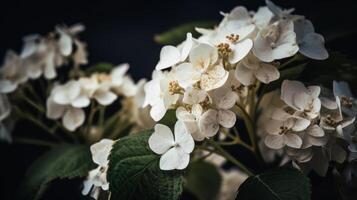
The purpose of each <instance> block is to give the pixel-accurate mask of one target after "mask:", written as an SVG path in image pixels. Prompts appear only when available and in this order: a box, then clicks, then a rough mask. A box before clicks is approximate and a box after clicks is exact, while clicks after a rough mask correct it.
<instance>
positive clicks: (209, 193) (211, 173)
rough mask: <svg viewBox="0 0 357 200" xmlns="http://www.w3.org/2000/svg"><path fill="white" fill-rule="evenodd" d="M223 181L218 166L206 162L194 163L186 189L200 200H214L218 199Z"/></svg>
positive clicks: (189, 169)
mask: <svg viewBox="0 0 357 200" xmlns="http://www.w3.org/2000/svg"><path fill="white" fill-rule="evenodd" d="M221 180H222V178H221V175H220V173H219V171H218V169H217V167H216V166H214V165H213V164H211V163H208V162H204V161H199V162H194V163H192V164H191V165H190V167H189V168H188V172H187V185H186V188H187V189H188V190H189V191H190V192H191V193H192V194H194V195H195V196H196V197H197V198H198V199H199V200H211V199H212V200H213V199H216V198H217V195H218V193H219V190H220V186H221Z"/></svg>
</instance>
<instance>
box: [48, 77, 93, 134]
mask: <svg viewBox="0 0 357 200" xmlns="http://www.w3.org/2000/svg"><path fill="white" fill-rule="evenodd" d="M89 103H90V101H89V98H88V97H87V96H86V95H84V94H83V93H82V91H81V87H80V83H79V82H78V81H69V82H68V83H66V84H65V85H58V86H55V87H54V88H53V90H52V92H51V95H50V97H49V98H48V99H47V103H46V105H47V112H46V115H47V117H48V118H50V119H59V118H62V123H63V125H64V127H66V128H67V129H68V130H70V131H74V130H75V129H77V128H78V127H79V126H81V125H82V124H83V122H84V120H85V113H84V110H83V109H82V108H83V107H86V106H88V105H89Z"/></svg>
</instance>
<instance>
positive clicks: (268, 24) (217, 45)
mask: <svg viewBox="0 0 357 200" xmlns="http://www.w3.org/2000/svg"><path fill="white" fill-rule="evenodd" d="M291 12H292V10H282V9H281V8H279V7H278V6H276V5H274V4H273V3H272V2H270V1H267V7H261V8H259V10H258V11H257V12H249V11H248V10H247V9H246V8H245V7H241V6H238V7H236V8H234V9H233V10H232V11H231V12H229V13H222V15H223V16H224V18H223V20H222V21H221V23H220V24H219V25H218V26H217V27H216V28H214V29H212V30H211V29H203V28H197V31H198V32H199V33H201V34H202V35H201V36H200V37H199V38H197V39H196V38H193V37H192V34H191V33H187V35H186V40H185V41H184V42H182V43H181V44H179V45H178V46H171V45H168V46H164V47H163V48H162V49H161V53H160V60H159V62H158V63H157V65H156V68H155V71H154V72H153V75H152V80H150V81H149V82H148V83H146V85H145V86H144V89H145V92H146V96H145V102H144V105H150V106H151V109H150V115H151V117H152V118H153V119H154V120H155V121H159V120H160V119H162V118H163V117H164V115H165V113H166V111H167V110H168V109H176V117H177V119H178V121H180V122H183V125H184V126H185V128H186V130H187V131H188V132H189V133H190V134H191V135H192V137H193V138H194V140H196V141H202V140H204V139H206V138H211V137H213V136H215V135H216V134H217V133H218V132H220V131H221V130H223V129H229V128H232V127H233V126H234V125H235V123H236V113H235V112H233V111H234V110H235V107H237V106H238V107H241V108H243V109H245V110H247V111H252V109H254V108H252V107H251V106H250V105H249V103H248V102H249V101H252V100H249V99H248V96H250V98H253V101H254V98H255V97H254V95H255V92H256V88H257V86H258V85H260V84H261V83H264V84H268V83H270V82H272V81H274V80H277V79H278V78H279V77H280V75H279V70H278V67H279V64H278V62H277V61H278V60H280V59H283V58H288V57H291V56H294V55H295V54H296V53H298V52H299V51H300V53H302V54H304V55H305V56H307V57H310V58H314V59H326V58H327V57H328V53H327V51H326V49H325V47H324V40H323V37H322V36H321V35H319V34H317V33H315V32H314V29H313V26H312V24H311V22H310V21H309V20H307V19H305V18H304V17H303V16H298V15H292V14H291ZM311 40H313V41H314V42H310V41H311ZM303 106H305V105H303ZM306 106H308V105H306ZM301 109H302V108H299V111H301ZM312 112H314V111H312ZM313 114H314V113H311V115H313ZM157 142H159V143H160V141H157ZM153 151H155V149H153Z"/></svg>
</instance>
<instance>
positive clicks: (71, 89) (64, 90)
mask: <svg viewBox="0 0 357 200" xmlns="http://www.w3.org/2000/svg"><path fill="white" fill-rule="evenodd" d="M80 92H81V87H80V84H79V82H77V81H70V82H68V83H66V84H65V85H62V86H59V87H58V88H57V90H56V92H55V93H54V96H53V99H54V101H55V102H56V103H58V104H62V105H65V104H69V103H71V101H72V100H74V99H76V98H77V97H78V95H79V94H80Z"/></svg>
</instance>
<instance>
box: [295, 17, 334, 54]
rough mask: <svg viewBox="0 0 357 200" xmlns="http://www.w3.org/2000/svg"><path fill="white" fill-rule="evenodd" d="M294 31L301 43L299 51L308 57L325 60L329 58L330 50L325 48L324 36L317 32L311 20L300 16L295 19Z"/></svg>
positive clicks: (298, 41)
mask: <svg viewBox="0 0 357 200" xmlns="http://www.w3.org/2000/svg"><path fill="white" fill-rule="evenodd" d="M294 31H295V33H296V40H297V43H298V45H299V52H300V53H301V54H303V55H305V56H306V57H309V58H312V59H316V60H324V59H327V58H328V52H327V50H326V49H325V44H324V43H325V40H324V37H323V36H322V35H320V34H318V33H315V30H314V26H313V25H312V23H311V21H310V20H307V19H305V18H299V19H297V20H295V21H294Z"/></svg>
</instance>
